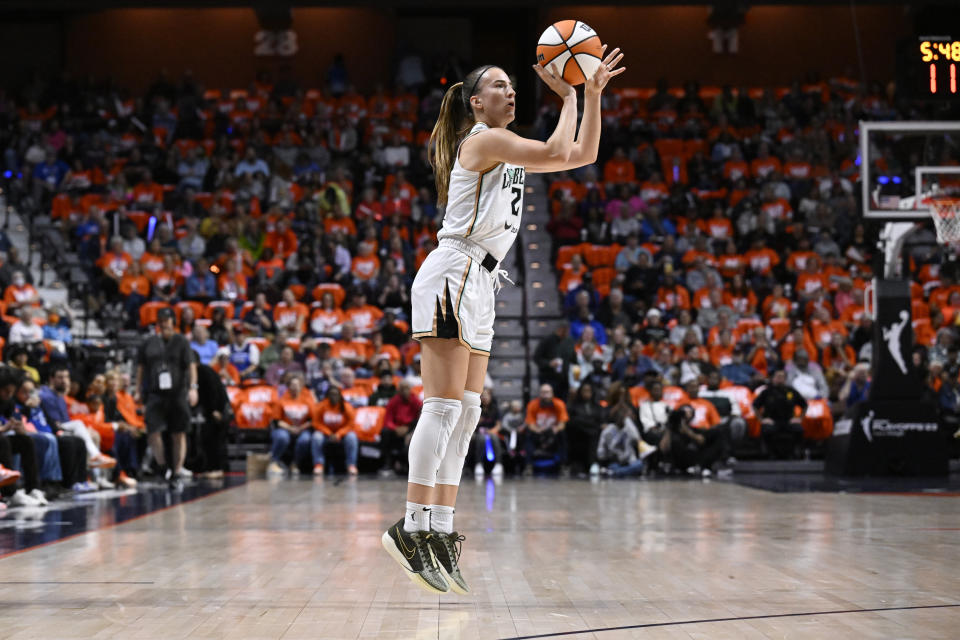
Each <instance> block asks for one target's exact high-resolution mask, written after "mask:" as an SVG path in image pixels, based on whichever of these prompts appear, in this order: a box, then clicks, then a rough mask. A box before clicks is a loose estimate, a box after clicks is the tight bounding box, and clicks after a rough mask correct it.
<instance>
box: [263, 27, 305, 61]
mask: <svg viewBox="0 0 960 640" xmlns="http://www.w3.org/2000/svg"><path fill="white" fill-rule="evenodd" d="M298 49H299V45H298V44H297V33H296V32H295V31H291V30H289V29H288V30H286V31H263V30H261V31H257V32H256V33H255V34H253V55H255V56H284V57H289V56H292V55H295V54H296V53H297V50H298Z"/></svg>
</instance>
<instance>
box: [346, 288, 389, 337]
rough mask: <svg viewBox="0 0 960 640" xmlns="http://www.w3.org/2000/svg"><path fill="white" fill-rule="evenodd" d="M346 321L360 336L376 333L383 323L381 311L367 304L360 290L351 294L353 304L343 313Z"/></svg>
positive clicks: (364, 295) (365, 297)
mask: <svg viewBox="0 0 960 640" xmlns="http://www.w3.org/2000/svg"><path fill="white" fill-rule="evenodd" d="M344 314H345V315H346V319H347V321H348V322H349V323H350V324H352V325H353V328H354V329H355V330H356V332H357V333H358V334H360V335H361V336H365V335H369V334H371V333H373V332H374V331H376V330H377V329H378V328H379V327H380V324H381V322H382V321H383V311H381V310H380V309H378V308H377V307H375V306H373V305H371V304H367V296H366V294H365V293H363V291H362V290H360V291H356V292H355V293H354V294H353V303H352V304H351V305H350V306H349V307H348V308H347V309H346V311H345V312H344Z"/></svg>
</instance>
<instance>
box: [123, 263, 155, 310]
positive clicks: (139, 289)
mask: <svg viewBox="0 0 960 640" xmlns="http://www.w3.org/2000/svg"><path fill="white" fill-rule="evenodd" d="M120 294H121V295H122V296H123V297H124V298H128V299H129V298H130V297H131V296H139V297H140V298H141V302H142V301H144V300H146V299H147V298H148V297H149V296H150V279H149V278H147V276H145V275H143V269H141V268H140V263H139V262H131V263H130V268H129V269H128V270H127V271H126V273H124V275H123V278H122V279H121V280H120ZM138 306H139V305H138Z"/></svg>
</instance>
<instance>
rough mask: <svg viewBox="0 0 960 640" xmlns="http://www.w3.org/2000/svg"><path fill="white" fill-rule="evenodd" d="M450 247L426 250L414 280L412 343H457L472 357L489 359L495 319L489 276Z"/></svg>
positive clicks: (477, 262) (477, 263)
mask: <svg viewBox="0 0 960 640" xmlns="http://www.w3.org/2000/svg"><path fill="white" fill-rule="evenodd" d="M444 240H446V239H444ZM451 244H454V243H450V242H441V246H439V247H437V248H436V249H434V250H433V251H431V252H430V255H428V256H427V259H426V260H424V261H423V265H422V266H421V267H420V270H419V271H417V276H416V277H415V278H414V279H413V287H412V288H411V290H410V303H411V306H412V308H413V309H412V310H413V323H412V326H411V331H412V333H413V339H414V340H420V339H421V338H428V337H435V338H456V339H457V340H459V341H460V343H461V344H463V346H465V347H467V348H468V349H470V352H471V353H479V354H485V355H489V354H490V347H491V346H492V345H493V320H494V317H495V314H496V308H495V299H494V275H493V274H492V273H490V272H489V271H487V269H485V268H484V267H483V266H481V264H480V260H478V259H477V258H476V257H473V256H471V255H467V254H466V253H465V252H463V251H460V250H458V249H454V248H452V246H450V245H451ZM473 246H474V247H477V245H473ZM477 248H479V247H477ZM472 253H473V252H472Z"/></svg>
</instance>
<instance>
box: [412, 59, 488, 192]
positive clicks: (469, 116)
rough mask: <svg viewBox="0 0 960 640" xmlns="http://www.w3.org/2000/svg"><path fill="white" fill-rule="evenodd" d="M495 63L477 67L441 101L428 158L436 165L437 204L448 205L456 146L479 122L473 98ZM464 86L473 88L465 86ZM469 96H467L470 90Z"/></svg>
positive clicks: (431, 164)
mask: <svg viewBox="0 0 960 640" xmlns="http://www.w3.org/2000/svg"><path fill="white" fill-rule="evenodd" d="M490 68H492V65H485V66H482V67H477V68H476V69H474V70H473V71H471V72H470V73H468V74H467V76H466V77H465V78H464V79H463V82H458V83H456V84H455V85H453V86H452V87H450V88H449V89H447V92H446V93H445V94H444V96H443V102H441V103H440V115H439V117H437V124H435V125H434V126H433V131H432V132H431V133H430V146H429V153H428V154H427V158H428V160H429V161H430V166H431V167H433V174H434V180H435V182H436V185H437V203H438V204H446V202H447V192H448V191H449V189H450V171H451V170H452V169H453V163H454V161H455V160H456V155H457V145H458V144H459V143H460V140H461V138H463V136H464V135H465V134H466V133H467V132H468V131H469V130H470V128H471V127H472V126H473V125H474V123H475V122H476V119H475V118H474V116H473V108H472V107H471V106H470V98H471V97H473V96H474V95H476V91H477V85H478V84H479V82H480V78H481V77H482V76H483V74H484V73H486V72H487V70H488V69H490ZM464 85H466V86H467V87H470V89H469V90H468V89H465V88H464ZM468 91H469V92H470V95H466V94H467V92H468Z"/></svg>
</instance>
